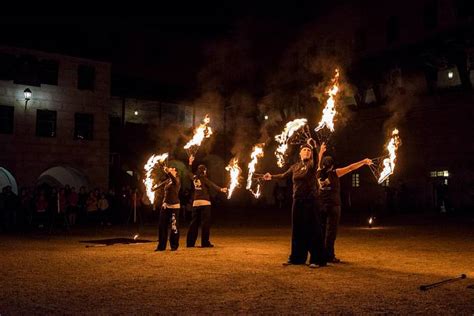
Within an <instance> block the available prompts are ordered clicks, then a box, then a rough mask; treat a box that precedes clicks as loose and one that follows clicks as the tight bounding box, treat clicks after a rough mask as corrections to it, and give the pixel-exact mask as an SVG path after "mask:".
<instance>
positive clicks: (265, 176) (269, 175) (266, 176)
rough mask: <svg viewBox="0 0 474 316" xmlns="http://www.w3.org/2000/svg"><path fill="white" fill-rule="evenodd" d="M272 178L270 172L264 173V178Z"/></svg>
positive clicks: (267, 179)
mask: <svg viewBox="0 0 474 316" xmlns="http://www.w3.org/2000/svg"><path fill="white" fill-rule="evenodd" d="M271 179H272V175H271V174H270V173H268V172H267V173H265V174H264V175H263V180H266V181H269V180H271Z"/></svg>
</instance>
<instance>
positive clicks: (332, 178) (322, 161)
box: [317, 143, 372, 263]
mask: <svg viewBox="0 0 474 316" xmlns="http://www.w3.org/2000/svg"><path fill="white" fill-rule="evenodd" d="M325 152H326V144H324V143H323V144H322V145H321V149H320V150H319V159H318V160H319V166H318V172H317V179H318V183H319V190H320V191H319V192H320V193H319V200H320V202H321V224H322V227H323V237H324V243H325V247H326V252H327V261H328V262H331V263H339V262H341V260H339V259H338V258H337V257H336V255H335V253H334V243H335V242H336V235H337V227H338V225H339V220H340V217H341V193H340V183H339V178H340V177H342V176H344V175H345V174H347V173H349V172H351V171H354V170H356V169H359V168H360V167H362V166H364V165H371V164H372V160H370V159H368V158H366V159H363V160H361V161H358V162H356V163H353V164H351V165H349V166H346V167H344V168H337V169H334V160H333V158H332V157H331V156H325V157H324V158H323V155H324V153H325Z"/></svg>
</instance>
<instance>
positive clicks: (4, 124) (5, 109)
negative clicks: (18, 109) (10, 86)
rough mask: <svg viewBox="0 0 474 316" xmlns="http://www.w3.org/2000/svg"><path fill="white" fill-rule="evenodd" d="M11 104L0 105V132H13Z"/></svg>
mask: <svg viewBox="0 0 474 316" xmlns="http://www.w3.org/2000/svg"><path fill="white" fill-rule="evenodd" d="M14 109H15V108H14V107H13V106H7V105H0V134H12V133H13V112H14Z"/></svg>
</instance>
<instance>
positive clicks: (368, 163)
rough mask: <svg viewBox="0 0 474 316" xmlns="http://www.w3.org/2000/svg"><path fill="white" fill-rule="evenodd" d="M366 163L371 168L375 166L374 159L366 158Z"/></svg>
mask: <svg viewBox="0 0 474 316" xmlns="http://www.w3.org/2000/svg"><path fill="white" fill-rule="evenodd" d="M364 163H365V164H366V165H368V166H370V165H372V164H373V161H372V159H369V158H365V159H364Z"/></svg>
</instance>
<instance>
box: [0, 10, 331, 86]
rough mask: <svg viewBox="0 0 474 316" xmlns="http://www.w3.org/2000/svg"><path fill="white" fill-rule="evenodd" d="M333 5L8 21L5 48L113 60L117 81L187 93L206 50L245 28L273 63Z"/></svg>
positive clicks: (2, 32) (2, 36) (0, 34)
mask: <svg viewBox="0 0 474 316" xmlns="http://www.w3.org/2000/svg"><path fill="white" fill-rule="evenodd" d="M333 4H334V3H331V5H333ZM329 5H330V4H321V3H320V2H318V1H313V2H308V3H300V4H299V5H296V4H290V3H287V4H275V3H272V4H271V6H270V5H267V4H262V3H259V4H246V3H245V2H237V1H235V2H231V3H229V4H227V5H226V4H221V5H220V6H219V7H213V6H211V5H207V6H206V5H203V6H201V7H200V8H199V10H196V11H194V14H193V15H191V14H185V12H184V11H188V12H191V11H193V10H192V8H187V9H188V10H180V11H179V12H180V14H175V13H176V12H178V11H177V10H173V9H168V8H167V9H166V10H156V9H155V10H150V11H154V12H162V13H163V14H161V15H157V16H138V15H137V16H34V17H32V16H28V17H27V16H8V17H7V16H3V17H0V18H1V22H0V26H1V27H0V44H4V45H12V46H20V47H27V48H35V49H39V50H44V51H49V52H58V53H64V54H68V55H73V56H80V57H86V58H91V59H98V60H105V61H110V62H112V65H113V78H115V80H117V79H121V78H133V80H134V81H135V82H140V81H141V80H143V82H145V81H146V82H152V83H154V84H155V86H161V87H162V88H163V89H164V90H167V91H168V92H169V91H172V90H173V91H175V92H176V94H181V93H184V94H186V93H188V92H189V91H190V90H192V89H194V88H195V87H196V85H197V82H196V77H197V74H198V73H199V71H200V70H201V69H202V68H203V67H205V66H206V64H207V63H208V62H209V58H210V57H209V55H205V54H204V52H205V51H206V49H207V48H209V47H210V46H212V45H213V43H218V42H219V41H222V40H229V39H230V40H232V39H233V37H234V36H235V34H238V33H239V32H240V28H242V27H243V26H244V27H246V28H247V29H248V28H251V31H250V32H249V31H248V30H247V34H248V35H250V36H251V37H252V38H251V41H252V42H253V43H256V45H260V47H256V48H255V49H256V50H261V54H262V55H265V54H268V55H269V58H270V59H271V58H272V57H271V56H270V55H275V56H276V55H278V54H280V53H281V51H282V50H284V47H286V45H287V44H288V41H289V40H290V39H291V38H292V35H297V32H298V30H299V29H300V28H301V26H303V25H304V24H305V23H307V22H309V21H311V19H313V18H315V17H317V15H318V14H320V12H323V11H324V9H326V8H327V6H329ZM165 13H166V14H165ZM199 13H202V14H199ZM257 43H260V44H257ZM116 86H118V85H116ZM171 94H173V93H171Z"/></svg>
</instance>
